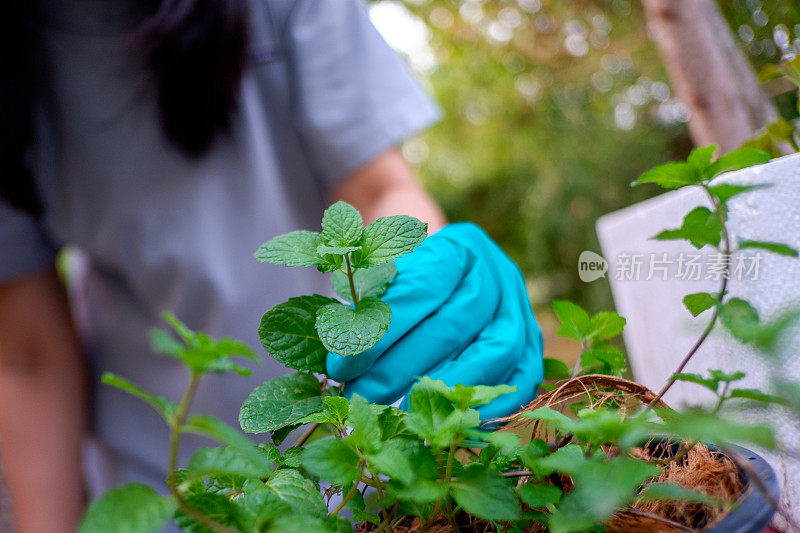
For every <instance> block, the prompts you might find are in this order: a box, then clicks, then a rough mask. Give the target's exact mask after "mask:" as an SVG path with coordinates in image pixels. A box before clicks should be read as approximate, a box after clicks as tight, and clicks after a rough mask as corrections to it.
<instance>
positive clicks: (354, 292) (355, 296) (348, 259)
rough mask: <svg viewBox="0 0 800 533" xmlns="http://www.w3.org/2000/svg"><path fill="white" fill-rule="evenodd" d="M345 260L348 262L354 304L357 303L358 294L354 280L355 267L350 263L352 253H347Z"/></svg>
mask: <svg viewBox="0 0 800 533" xmlns="http://www.w3.org/2000/svg"><path fill="white" fill-rule="evenodd" d="M344 260H345V262H346V263H347V281H349V282H350V297H351V298H352V299H353V305H357V304H358V294H357V293H356V284H355V282H354V281H353V267H352V266H351V265H350V255H345V256H344Z"/></svg>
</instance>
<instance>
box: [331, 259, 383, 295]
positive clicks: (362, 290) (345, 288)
mask: <svg viewBox="0 0 800 533" xmlns="http://www.w3.org/2000/svg"><path fill="white" fill-rule="evenodd" d="M396 275H397V267H396V266H395V264H394V261H392V260H390V261H388V262H386V263H381V264H380V265H375V266H373V267H370V268H359V269H358V270H356V271H355V273H354V274H353V285H355V288H356V295H357V296H358V298H359V299H363V298H369V297H370V296H381V295H382V294H383V293H384V292H386V289H387V288H388V287H389V284H390V283H391V282H392V280H393V279H394V277H395V276H396ZM331 284H332V285H333V290H335V291H336V294H338V295H339V297H340V298H342V299H343V300H346V301H348V302H350V303H353V298H352V297H351V295H350V282H349V281H348V279H347V274H345V273H343V272H338V271H337V272H334V273H333V276H332V277H331Z"/></svg>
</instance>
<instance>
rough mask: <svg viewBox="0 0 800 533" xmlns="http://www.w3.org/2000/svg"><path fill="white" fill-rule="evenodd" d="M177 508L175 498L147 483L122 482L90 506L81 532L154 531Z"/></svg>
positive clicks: (144, 532)
mask: <svg viewBox="0 0 800 533" xmlns="http://www.w3.org/2000/svg"><path fill="white" fill-rule="evenodd" d="M174 510H175V502H174V501H173V500H172V498H168V497H166V496H162V495H160V494H159V493H157V492H156V491H155V490H153V489H151V488H150V487H148V486H147V485H142V484H141V483H131V484H128V485H122V486H120V487H116V488H114V489H111V490H110V491H108V492H106V493H105V494H103V495H102V496H101V497H100V498H99V499H98V500H95V501H94V502H93V503H92V504H91V505H90V506H89V509H88V510H87V511H86V514H85V515H84V516H83V519H82V520H81V523H80V525H79V526H78V533H154V532H156V531H160V530H161V529H162V528H163V527H164V525H165V524H166V522H167V520H168V519H169V517H170V515H172V513H173V511H174Z"/></svg>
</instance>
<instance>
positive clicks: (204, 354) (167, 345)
mask: <svg viewBox="0 0 800 533" xmlns="http://www.w3.org/2000/svg"><path fill="white" fill-rule="evenodd" d="M163 317H164V319H165V320H166V321H167V322H169V324H170V325H171V326H172V327H173V329H174V330H175V332H176V333H177V334H178V336H179V337H180V338H181V339H182V340H183V344H181V343H180V342H178V341H177V340H175V339H174V338H173V337H172V336H171V335H170V334H169V333H167V332H165V331H161V330H153V331H151V332H150V339H151V342H152V347H153V350H154V351H155V352H157V353H161V354H164V355H168V356H170V357H174V358H176V359H178V360H180V361H181V362H182V363H183V364H184V365H186V366H187V367H189V369H190V370H192V371H193V372H199V373H205V372H227V371H235V372H237V373H239V374H247V373H249V370H248V369H246V368H243V367H240V366H238V365H236V364H234V363H233V362H232V361H231V360H230V357H243V358H246V359H250V360H253V361H258V356H257V355H256V354H255V353H254V352H253V350H251V349H250V347H249V346H247V345H246V344H245V343H243V342H241V341H237V340H235V339H231V338H229V337H222V338H221V339H219V340H217V339H214V338H212V337H210V336H208V335H206V334H205V333H197V332H194V331H192V330H190V329H189V328H188V327H186V325H185V324H183V323H182V322H181V321H180V320H178V319H177V317H175V315H173V314H171V313H164V314H163Z"/></svg>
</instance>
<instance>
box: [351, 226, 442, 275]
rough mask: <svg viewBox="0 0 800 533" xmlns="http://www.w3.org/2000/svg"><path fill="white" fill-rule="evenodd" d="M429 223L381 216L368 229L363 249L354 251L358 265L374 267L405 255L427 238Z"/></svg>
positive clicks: (362, 243) (354, 259)
mask: <svg viewBox="0 0 800 533" xmlns="http://www.w3.org/2000/svg"><path fill="white" fill-rule="evenodd" d="M427 232H428V225H427V224H425V223H424V222H420V221H419V220H417V219H416V218H414V217H409V216H406V215H395V216H390V217H381V218H379V219H378V220H376V221H375V222H373V223H372V224H370V225H369V226H367V227H366V228H364V236H363V239H362V241H361V245H362V249H361V251H360V252H356V253H354V254H353V261H354V262H355V266H356V267H357V268H362V267H370V266H375V265H378V264H381V263H385V262H387V261H389V260H390V259H395V258H397V257H400V256H401V255H403V254H406V253H408V252H410V251H411V250H413V249H414V248H416V247H417V246H419V245H420V243H421V242H422V241H423V240H424V239H425V237H427Z"/></svg>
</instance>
